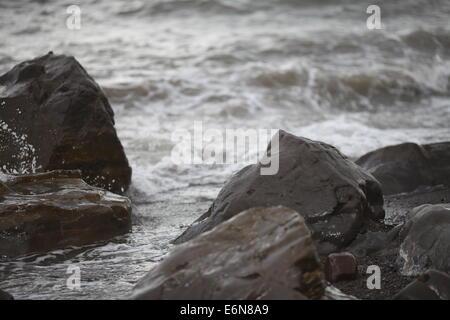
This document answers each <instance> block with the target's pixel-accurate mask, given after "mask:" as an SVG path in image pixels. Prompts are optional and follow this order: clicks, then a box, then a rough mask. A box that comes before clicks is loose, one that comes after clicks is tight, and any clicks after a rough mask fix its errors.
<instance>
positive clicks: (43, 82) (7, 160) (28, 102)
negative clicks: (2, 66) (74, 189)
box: [0, 53, 131, 193]
mask: <svg viewBox="0 0 450 320" xmlns="http://www.w3.org/2000/svg"><path fill="white" fill-rule="evenodd" d="M58 169H63V170H81V172H82V175H83V179H84V180H85V181H86V182H87V183H89V184H91V185H95V186H98V187H101V188H103V189H107V190H110V191H113V192H116V193H123V192H124V191H126V189H127V188H128V186H129V185H130V183H131V168H130V166H129V164H128V160H127V158H126V156H125V153H124V150H123V147H122V144H121V143H120V140H119V138H118V137H117V134H116V130H115V129H114V113H113V110H112V108H111V106H110V104H109V102H108V100H107V98H106V96H105V94H104V93H103V91H102V90H101V88H100V87H99V86H98V84H97V83H96V82H95V81H94V79H92V77H91V76H89V74H88V73H87V72H86V70H85V69H84V68H83V67H82V66H81V65H80V64H79V63H78V61H77V60H75V58H73V57H69V56H65V55H54V54H52V53H49V54H46V55H44V56H42V57H38V58H36V59H33V60H29V61H24V62H22V63H20V64H18V65H16V66H15V67H14V68H12V69H11V70H10V71H8V72H7V73H5V74H4V75H2V76H0V171H3V172H5V173H19V174H23V173H31V172H37V171H42V172H44V171H51V170H58Z"/></svg>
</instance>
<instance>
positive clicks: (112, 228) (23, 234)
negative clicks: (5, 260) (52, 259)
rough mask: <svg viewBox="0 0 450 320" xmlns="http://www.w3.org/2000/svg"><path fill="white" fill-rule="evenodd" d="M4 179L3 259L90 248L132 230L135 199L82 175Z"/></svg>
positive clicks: (0, 211) (0, 204)
mask: <svg viewBox="0 0 450 320" xmlns="http://www.w3.org/2000/svg"><path fill="white" fill-rule="evenodd" d="M0 180H1V184H0V255H5V256H10V257H11V256H18V255H23V254H28V253H33V252H42V251H47V250H52V249H57V248H61V247H65V246H68V245H84V244H89V243H93V242H96V241H99V240H105V239H109V238H111V237H113V236H116V235H119V234H123V233H126V232H128V231H129V230H130V228H131V203H130V200H129V199H128V198H125V197H122V196H119V195H116V194H113V193H111V192H109V191H106V190H103V189H100V188H96V187H92V186H90V185H88V184H86V183H85V182H84V181H83V180H82V179H81V174H80V172H79V171H52V172H48V173H40V174H31V175H21V176H14V175H0Z"/></svg>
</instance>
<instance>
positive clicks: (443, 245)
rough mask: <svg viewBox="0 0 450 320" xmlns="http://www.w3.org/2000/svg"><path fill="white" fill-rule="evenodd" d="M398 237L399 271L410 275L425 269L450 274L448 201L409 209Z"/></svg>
mask: <svg viewBox="0 0 450 320" xmlns="http://www.w3.org/2000/svg"><path fill="white" fill-rule="evenodd" d="M400 239H401V240H402V243H401V246H400V256H401V258H402V259H401V262H402V273H403V274H405V275H409V276H414V275H418V274H421V273H423V272H425V271H426V270H427V269H429V268H433V269H437V270H440V271H444V272H447V273H450V204H446V205H423V206H420V207H417V208H415V209H413V210H411V212H410V214H409V216H408V217H407V221H406V223H405V225H404V226H403V228H402V230H401V231H400Z"/></svg>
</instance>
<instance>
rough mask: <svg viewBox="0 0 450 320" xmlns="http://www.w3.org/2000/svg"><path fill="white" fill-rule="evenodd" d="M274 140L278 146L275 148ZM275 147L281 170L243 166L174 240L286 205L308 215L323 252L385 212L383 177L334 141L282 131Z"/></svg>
mask: <svg viewBox="0 0 450 320" xmlns="http://www.w3.org/2000/svg"><path fill="white" fill-rule="evenodd" d="M275 141H279V150H272V144H273V143H274V142H275ZM277 151H279V152H277ZM272 152H273V153H274V154H276V155H279V170H278V172H277V173H276V174H274V175H262V174H261V169H262V168H263V167H264V165H262V164H261V163H258V164H254V165H250V166H248V167H245V168H244V169H242V170H241V171H240V172H238V173H237V174H236V175H234V176H233V177H231V179H230V180H229V181H228V182H227V183H226V185H225V186H224V187H223V188H222V190H221V191H220V193H219V195H218V197H217V199H216V200H215V201H214V203H213V204H212V206H211V208H210V209H209V211H208V212H207V213H206V214H204V215H203V216H202V217H200V218H199V219H198V221H197V222H195V223H194V224H193V225H192V226H191V227H189V228H188V229H187V230H186V231H185V232H184V233H183V234H182V235H181V236H180V237H179V238H178V239H177V240H176V241H175V242H176V243H181V242H183V241H187V240H189V239H192V238H194V237H196V236H197V235H199V234H201V233H202V232H205V231H207V230H211V229H212V228H213V227H215V226H217V225H218V224H220V223H222V222H224V221H226V220H227V219H230V218H231V217H233V216H235V215H236V214H238V213H240V212H242V211H244V210H247V209H250V208H252V207H270V206H277V205H283V206H286V207H288V208H292V209H293V210H295V211H297V212H299V213H300V214H301V215H302V216H303V217H304V218H305V220H306V222H307V224H308V226H309V228H310V229H311V231H312V232H313V237H314V239H315V240H316V242H317V246H318V250H319V252H320V253H321V254H322V253H323V254H328V253H330V252H336V251H337V250H338V249H339V248H342V247H343V246H345V245H346V244H348V243H349V242H351V241H352V240H353V239H354V238H355V237H356V236H357V234H358V233H359V232H361V231H362V230H364V228H365V226H366V225H367V224H368V223H369V222H371V221H378V220H382V219H383V218H384V209H383V196H382V193H381V187H380V185H379V183H378V181H377V180H375V178H373V177H372V176H371V175H370V174H369V173H367V172H365V171H364V170H363V169H361V168H360V167H359V166H357V165H356V164H355V163H353V162H352V161H350V160H349V159H348V158H347V157H345V156H344V155H342V154H341V153H340V152H339V151H338V150H337V149H336V148H334V147H333V146H330V145H328V144H326V143H322V142H317V141H312V140H308V139H306V138H301V137H296V136H294V135H291V134H289V133H287V132H284V131H279V133H278V134H277V135H275V136H274V138H273V140H272V142H271V144H270V145H269V148H268V151H267V153H268V154H271V153H272Z"/></svg>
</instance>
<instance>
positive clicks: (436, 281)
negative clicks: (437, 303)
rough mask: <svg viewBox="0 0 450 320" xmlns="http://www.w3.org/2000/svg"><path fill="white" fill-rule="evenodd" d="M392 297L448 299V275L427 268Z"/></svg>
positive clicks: (449, 298) (449, 280)
mask: <svg viewBox="0 0 450 320" xmlns="http://www.w3.org/2000/svg"><path fill="white" fill-rule="evenodd" d="M394 298H395V299H396V300H450V277H449V276H448V274H446V273H443V272H440V271H436V270H428V271H427V272H426V273H424V274H423V275H421V276H420V277H418V278H417V279H416V280H414V281H413V282H412V283H410V284H409V285H408V286H406V287H405V288H404V289H403V290H401V291H400V292H399V293H398V294H397V295H396V296H395V297H394Z"/></svg>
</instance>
